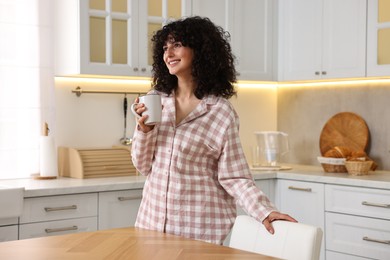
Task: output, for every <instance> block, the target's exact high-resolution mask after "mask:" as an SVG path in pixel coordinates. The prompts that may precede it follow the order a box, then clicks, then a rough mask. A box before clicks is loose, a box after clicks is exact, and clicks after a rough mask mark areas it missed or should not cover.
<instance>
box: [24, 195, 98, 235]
mask: <svg viewBox="0 0 390 260" xmlns="http://www.w3.org/2000/svg"><path fill="white" fill-rule="evenodd" d="M97 208H98V200H97V193H86V194H75V195H61V196H45V197H33V198H26V199H25V201H24V208H23V213H22V216H21V217H20V221H19V223H20V226H19V239H25V238H32V237H39V236H50V235H60V234H67V233H75V232H82V231H95V230H97V214H98V210H97Z"/></svg>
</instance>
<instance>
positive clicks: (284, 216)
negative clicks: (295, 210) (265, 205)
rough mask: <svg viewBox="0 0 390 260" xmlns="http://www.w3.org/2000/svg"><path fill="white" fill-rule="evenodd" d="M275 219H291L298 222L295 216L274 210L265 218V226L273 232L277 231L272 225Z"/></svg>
mask: <svg viewBox="0 0 390 260" xmlns="http://www.w3.org/2000/svg"><path fill="white" fill-rule="evenodd" d="M275 220H286V221H291V222H298V221H296V220H295V219H294V218H293V217H291V216H289V215H287V214H283V213H280V212H278V211H273V212H271V213H270V214H269V215H268V217H266V218H265V219H264V220H263V225H264V227H265V228H266V229H267V230H268V232H269V233H271V234H273V233H275V230H274V227H273V226H272V222H273V221H275Z"/></svg>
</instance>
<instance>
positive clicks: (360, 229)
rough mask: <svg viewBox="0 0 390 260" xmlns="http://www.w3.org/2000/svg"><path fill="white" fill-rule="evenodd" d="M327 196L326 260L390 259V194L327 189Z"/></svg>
mask: <svg viewBox="0 0 390 260" xmlns="http://www.w3.org/2000/svg"><path fill="white" fill-rule="evenodd" d="M325 192H326V196H325V210H326V213H325V217H326V250H328V251H327V257H328V256H329V257H328V258H327V259H329V260H333V259H359V260H360V259H378V260H388V259H390V191H389V190H381V189H371V188H358V187H348V186H339V185H327V186H326V191H325ZM333 255H335V258H333ZM336 256H337V258H336Z"/></svg>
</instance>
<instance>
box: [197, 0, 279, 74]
mask: <svg viewBox="0 0 390 260" xmlns="http://www.w3.org/2000/svg"><path fill="white" fill-rule="evenodd" d="M274 2H275V1H273V0H212V1H210V0H192V6H191V9H192V13H191V14H192V15H199V16H203V17H208V18H210V20H211V21H213V22H214V23H215V24H217V25H219V26H221V27H222V28H224V29H225V30H226V31H228V32H229V33H230V36H231V47H232V50H233V54H234V55H235V56H236V58H237V60H236V61H237V63H236V69H237V72H238V79H239V80H272V79H273V60H274V57H273V53H274V49H273V40H274V39H273V19H274V18H275V16H274V11H275V8H274V5H275V4H274Z"/></svg>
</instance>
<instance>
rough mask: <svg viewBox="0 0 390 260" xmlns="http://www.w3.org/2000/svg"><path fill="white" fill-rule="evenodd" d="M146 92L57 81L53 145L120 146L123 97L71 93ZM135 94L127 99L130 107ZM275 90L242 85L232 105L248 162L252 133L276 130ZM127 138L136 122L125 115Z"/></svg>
mask: <svg viewBox="0 0 390 260" xmlns="http://www.w3.org/2000/svg"><path fill="white" fill-rule="evenodd" d="M77 86H80V87H82V89H83V90H113V91H124V90H125V91H144V92H145V91H147V90H148V89H149V86H150V85H149V84H146V83H144V82H141V83H137V82H135V83H132V84H130V83H129V81H121V80H94V81H93V80H92V81H91V80H83V79H71V78H57V79H56V121H57V122H56V129H55V133H56V143H57V146H67V147H78V148H90V147H111V146H113V145H120V142H119V140H120V138H122V136H123V121H124V120H123V110H122V104H123V98H124V96H123V95H118V94H82V95H81V96H80V97H77V96H76V95H75V94H74V93H72V90H74V89H75V88H76V87H77ZM135 97H136V95H132V96H128V102H129V105H130V104H131V103H132V102H133V100H134V99H135ZM276 100H277V90H276V88H275V87H274V86H271V85H268V86H264V87H260V86H257V87H256V88H254V87H253V85H252V86H250V87H248V86H242V87H239V88H238V96H237V97H232V98H231V102H232V104H233V106H234V107H235V109H236V110H237V113H238V114H239V116H240V137H241V141H242V144H243V148H244V152H245V154H246V156H247V159H248V161H249V163H251V161H252V159H251V146H252V145H253V143H254V142H255V138H254V134H253V132H255V131H260V130H275V129H276V120H277V116H276ZM127 126H128V127H127V136H128V137H131V136H132V134H133V131H134V127H135V120H134V117H133V116H132V114H131V112H128V123H127Z"/></svg>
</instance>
